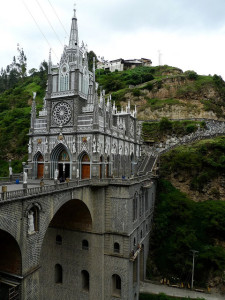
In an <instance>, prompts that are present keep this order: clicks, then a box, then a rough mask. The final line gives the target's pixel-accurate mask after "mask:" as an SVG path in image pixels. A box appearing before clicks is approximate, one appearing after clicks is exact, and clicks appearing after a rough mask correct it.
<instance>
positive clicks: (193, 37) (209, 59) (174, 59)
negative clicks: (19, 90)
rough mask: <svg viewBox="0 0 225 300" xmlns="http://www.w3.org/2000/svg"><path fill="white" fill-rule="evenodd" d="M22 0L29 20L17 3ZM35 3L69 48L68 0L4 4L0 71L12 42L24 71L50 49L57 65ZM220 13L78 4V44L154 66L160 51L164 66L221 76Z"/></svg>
mask: <svg viewBox="0 0 225 300" xmlns="http://www.w3.org/2000/svg"><path fill="white" fill-rule="evenodd" d="M23 1H24V2H25V3H26V6H27V7H28V9H29V10H30V12H31V14H32V16H33V17H32V16H31V15H30V13H29V11H28V10H27V8H26V6H24V5H21V3H22V2H23ZM37 1H38V3H39V4H40V5H41V7H42V8H43V10H44V11H45V13H46V15H47V16H48V20H49V21H50V22H51V24H52V26H53V27H54V30H55V31H56V32H57V36H59V38H60V40H61V43H62V44H65V43H66V44H68V37H67V38H66V39H65V36H66V33H65V31H64V28H66V31H67V32H69V31H70V26H71V18H72V15H73V2H72V1H71V0H64V1H62V0H54V1H53V0H22V1H18V0H10V1H4V3H3V4H2V6H1V10H0V35H1V40H2V41H3V43H1V48H0V67H1V66H3V67H5V66H6V65H7V64H9V63H11V61H12V57H13V55H16V45H17V43H20V45H21V46H22V47H23V48H24V51H25V54H26V55H27V57H28V68H32V67H38V66H39V64H40V62H41V61H43V59H45V60H48V53H49V48H50V47H51V48H53V60H54V63H57V62H59V59H60V56H61V54H62V51H63V47H62V45H61V43H60V42H59V41H58V38H57V37H56V35H55V33H54V32H53V30H52V29H51V27H50V26H49V23H48V21H47V20H46V18H45V16H44V15H43V13H42V11H41V9H40V7H39V5H38V3H37ZM50 4H51V5H52V6H53V7H54V10H55V11H56V13H57V15H58V17H59V18H60V21H61V22H62V23H63V27H64V28H63V27H62V25H61V24H60V22H59V20H58V18H57V16H56V15H55V12H54V11H53V9H52V7H51V5H50ZM224 11H225V1H224V0H214V1H213V2H212V0H204V1H203V0H166V1H165V0H154V1H153V0H139V1H137V0H107V2H106V1H103V0H94V1H93V0H77V17H78V26H79V36H80V42H81V41H82V40H84V42H85V43H87V44H88V46H89V50H94V51H95V52H96V54H97V55H101V56H105V57H106V58H107V59H114V58H119V57H123V58H134V57H136V58H139V57H147V58H151V59H152V60H153V64H154V65H157V63H158V50H159V49H160V50H161V51H162V62H163V63H165V64H169V65H174V66H177V67H180V68H183V69H190V68H191V69H194V70H196V71H197V72H200V73H205V74H208V73H211V74H214V73H218V74H222V75H223V74H224V76H225V71H224V70H225V65H224V59H223V56H224V50H225V45H224V33H225V19H224V16H223V13H224ZM33 18H34V19H35V21H36V22H37V24H38V26H37V24H35V22H34V20H33ZM40 30H41V31H42V32H43V33H44V36H45V37H43V36H42V33H41V32H40ZM46 39H47V41H48V42H46Z"/></svg>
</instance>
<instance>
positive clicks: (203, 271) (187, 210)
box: [147, 180, 225, 286]
mask: <svg viewBox="0 0 225 300" xmlns="http://www.w3.org/2000/svg"><path fill="white" fill-rule="evenodd" d="M224 215H225V202H222V201H218V200H213V201H205V202H194V201H192V200H190V199H189V198H188V197H187V196H186V195H185V194H183V193H181V192H180V191H179V190H177V189H175V188H174V187H173V186H172V185H171V184H170V183H169V182H168V181H165V180H161V181H160V182H159V186H158V201H157V205H156V209H155V219H154V231H153V237H152V241H151V246H150V253H151V259H150V260H149V266H148V270H147V271H148V276H149V278H151V277H152V276H157V275H161V276H162V277H163V278H165V277H166V278H168V279H170V282H171V283H173V282H174V283H181V282H184V283H185V284H186V285H188V283H189V284H190V282H191V281H190V280H191V268H192V253H191V251H190V250H192V249H195V250H197V251H199V253H198V257H197V260H196V265H195V282H196V284H195V285H198V284H200V285H202V286H206V285H210V280H212V279H213V278H214V277H216V276H219V277H220V278H221V283H223V280H224V270H225V249H224V247H223V244H224V236H225V219H224Z"/></svg>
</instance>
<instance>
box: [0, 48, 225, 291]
mask: <svg viewBox="0 0 225 300" xmlns="http://www.w3.org/2000/svg"><path fill="white" fill-rule="evenodd" d="M96 77H97V78H96V79H97V81H98V82H99V84H100V88H103V89H105V90H106V93H107V94H109V93H112V99H113V100H115V101H116V105H117V106H118V107H121V106H122V105H125V104H126V102H127V101H128V100H131V106H132V108H133V107H134V105H137V109H138V115H139V118H140V119H142V120H144V121H147V120H149V119H151V117H152V116H153V117H154V118H155V119H157V120H159V119H161V121H158V122H152V123H147V122H146V123H145V122H144V123H143V139H144V140H146V141H148V140H155V141H160V140H163V139H164V138H165V136H166V135H168V134H174V135H177V136H179V135H181V136H182V135H184V134H187V133H191V132H194V131H195V130H197V129H198V127H199V126H200V127H203V128H204V126H205V123H204V122H198V121H193V120H185V116H187V118H188V117H189V116H190V115H192V114H195V115H194V116H197V117H200V118H204V117H207V116H208V113H210V114H211V116H213V118H215V119H220V120H221V119H222V120H223V119H224V117H225V108H224V107H225V83H224V81H223V80H222V78H221V77H220V76H217V75H214V76H210V75H209V76H200V75H197V74H196V73H195V72H193V71H187V72H184V73H183V72H182V70H180V69H178V68H174V67H169V66H159V67H140V68H135V69H133V70H127V71H123V72H114V73H110V72H108V71H104V70H96ZM46 82H47V63H45V62H43V63H42V64H41V66H40V68H39V70H35V69H33V70H30V72H29V76H28V75H27V71H26V59H25V57H24V54H23V53H22V52H20V54H19V58H17V59H15V60H14V61H13V63H12V64H11V65H10V66H8V67H7V68H6V70H2V71H1V75H0V176H8V160H9V159H12V166H13V170H14V172H19V171H21V170H22V165H21V161H23V160H24V161H26V159H27V144H28V136H27V133H28V130H29V127H30V110H31V103H32V92H33V91H35V92H37V98H36V100H37V105H38V107H37V108H38V110H40V109H41V107H42V104H43V97H44V94H45V88H46ZM177 111H179V112H181V114H180V115H179V118H180V119H184V120H182V121H180V120H179V121H178V120H176V119H177ZM165 113H169V116H167V117H169V118H172V119H175V120H174V121H169V119H168V118H163V117H164V114H165ZM210 114H209V115H210ZM224 150H225V138H224V137H220V138H216V139H213V140H207V141H201V142H199V143H197V144H195V145H190V146H182V147H178V148H176V149H174V150H172V151H171V152H169V153H167V154H166V155H164V156H163V157H162V159H161V162H160V163H161V164H160V166H161V168H160V172H161V174H160V175H161V179H162V180H161V181H160V183H159V192H158V201H157V206H156V212H155V219H154V224H155V225H154V232H153V240H152V244H151V249H150V250H151V251H150V253H151V257H150V259H149V267H148V276H149V277H150V278H152V277H154V278H155V277H157V276H164V277H166V278H170V280H172V277H174V278H175V277H176V278H179V280H183V281H185V280H186V279H187V276H189V275H188V274H189V273H190V268H191V261H192V260H191V255H190V250H191V249H193V248H194V249H196V250H198V251H199V256H198V263H197V264H196V280H197V283H199V284H200V285H203V286H204V285H207V282H208V281H209V280H211V279H213V278H215V277H216V276H219V278H220V279H221V280H224V279H223V278H224V270H225V250H224V249H225V248H224V245H225V241H224V236H225V222H224V215H225V202H222V201H220V199H221V197H222V192H221V186H222V182H223V181H221V178H220V177H221V176H222V177H223V176H224V173H225V172H224V171H225V156H224ZM165 180H166V181H165ZM170 182H172V183H173V184H174V186H175V187H173V186H172V185H171V183H170ZM184 183H185V184H184ZM176 184H177V185H176ZM210 184H211V185H210ZM215 186H216V188H215ZM183 187H185V189H186V190H184V192H186V191H192V192H193V193H195V195H196V197H198V198H199V199H198V200H199V201H201V200H202V199H203V200H207V201H205V202H194V201H193V198H192V194H190V195H189V194H188V195H187V193H186V194H184V193H181V191H180V190H182V188H183ZM218 187H220V188H218ZM179 189H180V190H179ZM205 190H206V191H205ZM224 194H225V191H224ZM204 197H205V198H204ZM195 200H196V199H195Z"/></svg>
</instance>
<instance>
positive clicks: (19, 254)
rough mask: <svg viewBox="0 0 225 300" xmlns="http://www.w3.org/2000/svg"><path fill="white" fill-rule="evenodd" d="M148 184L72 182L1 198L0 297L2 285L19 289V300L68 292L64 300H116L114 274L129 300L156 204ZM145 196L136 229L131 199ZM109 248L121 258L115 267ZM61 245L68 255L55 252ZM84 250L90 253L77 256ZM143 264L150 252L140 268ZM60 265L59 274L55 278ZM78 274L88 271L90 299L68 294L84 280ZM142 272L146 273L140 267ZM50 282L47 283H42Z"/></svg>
mask: <svg viewBox="0 0 225 300" xmlns="http://www.w3.org/2000/svg"><path fill="white" fill-rule="evenodd" d="M153 177H154V176H153V175H151V174H147V175H143V176H140V175H139V176H138V177H134V178H130V179H118V178H117V179H101V180H94V179H93V180H92V179H89V180H80V181H78V180H77V181H71V182H68V183H61V184H52V185H47V186H43V187H34V188H27V189H21V190H16V191H8V192H7V191H5V192H2V193H0V244H1V248H0V254H1V255H0V270H1V271H0V279H1V280H0V281H1V285H0V292H1V293H4V283H5V284H8V282H10V283H11V285H12V286H13V283H14V285H15V286H20V289H21V290H20V292H19V293H21V295H22V296H21V297H22V298H21V299H30V300H35V299H46V300H47V299H56V298H58V297H60V295H62V299H65V291H66V293H67V294H68V295H69V296H68V298H66V299H79V300H80V299H102V300H103V299H114V298H111V294H110V295H109V294H108V293H109V291H108V290H109V288H107V285H108V280H109V278H112V276H113V274H119V276H120V278H121V280H122V291H123V293H124V296H123V297H122V299H128V298H127V297H128V296H127V295H129V289H128V286H129V284H128V283H127V280H131V278H130V277H127V274H128V273H127V272H128V270H130V264H131V265H132V264H133V261H132V260H131V256H132V255H134V254H135V253H136V251H137V254H138V253H139V252H138V251H139V250H138V249H139V248H138V247H139V246H138V245H143V248H144V247H146V249H147V248H148V239H146V237H147V236H148V235H149V234H150V229H151V219H152V215H153V207H154V197H155V185H154V182H153V181H154V180H153V181H152V179H151V178H153ZM147 190H148V191H149V192H148V193H147V198H143V201H145V202H143V203H145V204H144V206H145V210H144V212H143V213H141V211H140V212H139V213H137V212H136V214H137V215H140V218H138V219H139V220H138V223H136V224H134V223H133V217H132V216H133V215H134V214H135V212H133V207H134V206H133V198H134V195H135V194H137V193H138V194H139V193H140V191H141V193H142V192H143V193H145V191H147ZM150 191H151V193H150ZM145 197H146V196H145ZM141 199H142V198H141ZM141 201H142V200H141ZM142 205H143V204H142ZM143 209H144V207H143ZM114 234H116V237H113V235H114ZM130 240H134V241H136V242H131V243H130ZM84 241H86V242H87V243H86V242H85V245H84V244H83V243H84ZM113 241H114V242H115V241H116V242H117V243H118V245H119V249H121V250H120V251H121V252H120V253H118V254H117V255H116V256H117V258H115V259H117V260H118V259H119V258H120V257H121V258H123V260H122V259H120V263H119V266H118V264H116V263H115V262H113V258H112V257H111V255H112V254H111V253H112V251H111V250H110V248H111V243H114V242H113ZM72 244H73V247H72V246H71V245H72ZM62 245H64V247H66V250H65V252H66V254H64V253H63V252H62V250H60V249H62V248H60V247H62ZM74 245H75V246H74ZM112 245H113V244H112ZM114 245H115V244H114ZM74 247H75V248H74ZM88 247H89V250H90V249H91V251H84V250H83V252H82V249H86V248H87V249H88ZM84 254H85V255H86V256H87V257H84ZM106 254H107V255H109V257H106ZM137 254H135V255H136V256H137ZM136 256H135V258H136ZM146 260H147V251H146V253H145V256H144V258H143V263H144V262H146ZM57 262H58V264H57ZM61 265H62V266H64V267H63V268H62V269H60V267H59V270H58V271H57V270H54V268H57V266H61ZM66 268H68V270H67V271H66ZM78 269H79V272H83V271H82V269H84V270H88V272H89V273H90V274H91V275H90V276H91V279H90V280H92V282H95V284H93V283H92V285H91V289H90V292H89V294H87V293H86V294H85V293H82V292H80V291H79V289H78V288H77V287H74V286H73V285H74V281H71V278H72V277H73V279H76V280H75V282H77V283H79V282H80V280H81V279H80V278H79V277H80V276H79V274H76V273H77V272H78V271H77V270H78ZM141 269H142V272H144V267H143V266H142V267H141ZM62 270H63V272H64V273H63V274H64V275H63V276H64V277H63V279H62V277H60V274H61V273H62ZM103 270H104V272H103ZM57 272H58V273H57ZM60 272H61V273H60ZM129 272H130V271H129ZM103 273H104V274H103ZM108 273H110V274H108ZM111 273H112V274H111ZM56 274H58V275H56ZM74 274H75V275H74ZM93 274H94V275H93ZM49 276H50V278H52V282H50V283H49V282H47V281H48V280H49V279H48V280H46V278H49ZM55 276H58V277H57V278H56V277H55ZM61 276H62V274H61ZM140 276H141V275H140ZM143 276H144V273H143V275H142V278H143ZM88 278H89V277H88ZM57 280H58V281H59V283H62V281H64V280H66V281H67V283H68V284H67V287H66V290H65V287H64V290H63V288H62V286H61V285H60V284H56V283H57ZM106 281H107V283H106ZM81 285H82V284H81ZM40 286H41V287H42V289H41V290H40ZM2 289H3V290H2ZM62 290H63V292H62ZM78 291H79V293H78ZM1 293H0V295H2V294H1ZM76 293H78V294H76ZM46 295H48V296H46ZM78 295H79V296H78ZM125 295H126V296H125ZM137 295H138V285H137ZM49 297H50V298H49ZM96 297H97V298H96ZM129 297H133V295H132V296H129ZM6 299H19V298H6ZM129 299H133V298H129Z"/></svg>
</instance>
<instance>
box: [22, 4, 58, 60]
mask: <svg viewBox="0 0 225 300" xmlns="http://www.w3.org/2000/svg"><path fill="white" fill-rule="evenodd" d="M22 1H23V4H24V6H25V7H26V9H27V11H28V12H29V14H30V15H31V17H32V19H33V20H34V22H35V24H36V26H37V28H38V29H39V31H40V32H41V34H42V36H43V37H44V39H45V41H46V42H47V44H48V46H49V48H51V49H52V47H51V45H50V43H49V41H48V39H47V38H46V36H45V35H44V33H43V31H42V30H41V28H40V26H39V25H38V23H37V21H36V20H35V18H34V16H33V15H32V13H31V11H30V10H29V8H28V6H27V4H26V3H25V1H24V0H22ZM52 52H53V53H54V55H55V57H56V59H57V60H59V59H58V57H57V55H56V53H55V51H54V50H53V49H52Z"/></svg>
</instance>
